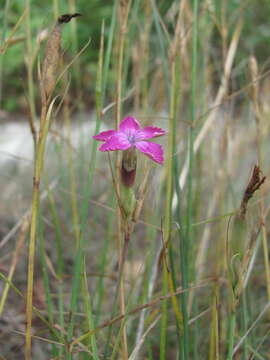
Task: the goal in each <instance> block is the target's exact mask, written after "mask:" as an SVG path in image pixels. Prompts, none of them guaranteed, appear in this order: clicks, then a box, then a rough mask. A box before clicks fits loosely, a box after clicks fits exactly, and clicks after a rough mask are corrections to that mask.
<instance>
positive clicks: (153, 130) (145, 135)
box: [136, 126, 166, 141]
mask: <svg viewBox="0 0 270 360" xmlns="http://www.w3.org/2000/svg"><path fill="white" fill-rule="evenodd" d="M165 134H166V131H165V130H163V129H161V128H158V127H155V126H146V127H145V128H143V129H140V130H138V131H137V132H136V140H138V141H139V140H145V139H151V138H154V137H157V136H162V135H165Z"/></svg>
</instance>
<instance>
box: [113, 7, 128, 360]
mask: <svg viewBox="0 0 270 360" xmlns="http://www.w3.org/2000/svg"><path fill="white" fill-rule="evenodd" d="M130 5H131V1H130V0H128V1H127V2H126V3H125V5H121V3H120V4H119V20H120V25H119V50H118V62H117V84H116V122H115V127H116V129H117V128H118V127H119V124H120V120H121V114H122V112H121V104H122V102H121V98H122V89H123V63H124V50H125V42H126V33H127V20H128V14H129V9H130ZM122 6H123V8H122ZM121 12H123V14H124V17H122V16H121ZM120 166H121V159H120V156H119V154H117V155H116V191H117V193H118V194H119V193H120V186H119V184H120V181H119V178H120ZM122 223H123V219H122V215H121V211H120V208H118V210H117V227H118V248H119V261H120V262H121V261H125V254H124V249H121V247H122V246H121V242H122V241H121V238H122ZM124 237H125V236H124ZM125 246H126V241H124V247H125ZM121 267H122V268H123V269H124V264H121V266H120V269H121ZM119 275H120V297H119V299H120V311H121V314H124V313H125V288H124V279H123V276H122V274H121V273H120V274H119ZM121 328H122V345H123V346H122V356H123V359H124V360H127V359H128V348H127V334H126V326H125V322H124V323H123V326H122V327H121Z"/></svg>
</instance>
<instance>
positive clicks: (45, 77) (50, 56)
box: [41, 13, 80, 104]
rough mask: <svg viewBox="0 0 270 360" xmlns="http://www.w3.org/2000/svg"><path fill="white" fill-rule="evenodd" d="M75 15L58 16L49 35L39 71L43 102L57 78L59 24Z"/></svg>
mask: <svg viewBox="0 0 270 360" xmlns="http://www.w3.org/2000/svg"><path fill="white" fill-rule="evenodd" d="M77 16H80V14H78V13H76V14H72V15H69V14H65V15H62V16H60V17H59V18H58V20H57V23H56V25H55V27H54V29H53V31H52V32H51V34H50V36H49V39H48V42H47V47H46V50H45V57H44V61H43V64H42V72H41V98H42V103H43V104H47V102H48V99H49V98H50V96H51V95H52V92H53V90H54V87H55V84H56V80H57V69H58V65H59V60H60V54H61V31H62V27H61V25H62V24H64V23H67V22H69V21H70V20H71V19H72V18H73V17H77Z"/></svg>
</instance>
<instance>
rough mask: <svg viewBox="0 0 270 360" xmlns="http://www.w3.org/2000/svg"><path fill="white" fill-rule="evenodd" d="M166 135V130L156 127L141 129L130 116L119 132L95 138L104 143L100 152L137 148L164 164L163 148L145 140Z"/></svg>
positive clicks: (101, 134) (123, 121)
mask: <svg viewBox="0 0 270 360" xmlns="http://www.w3.org/2000/svg"><path fill="white" fill-rule="evenodd" d="M165 133H166V131H165V130H163V129H160V128H158V127H154V126H146V127H144V128H141V126H140V124H139V122H138V121H137V120H136V119H135V118H134V117H132V116H128V117H126V118H125V119H123V120H122V121H121V123H120V126H119V130H118V131H116V130H108V131H103V132H101V133H100V134H98V135H95V136H93V138H94V139H96V140H98V141H103V142H104V144H102V145H101V146H100V148H99V150H100V151H115V150H127V149H130V148H132V147H135V148H137V149H138V150H139V151H140V152H142V153H144V154H145V155H146V156H148V157H150V159H152V160H153V161H155V162H157V163H158V164H162V163H163V161H164V157H163V148H162V146H161V145H159V144H156V143H153V142H150V141H145V140H148V139H151V138H154V137H157V136H162V135H164V134H165Z"/></svg>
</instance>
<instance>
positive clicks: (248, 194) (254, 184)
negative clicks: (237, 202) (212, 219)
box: [239, 165, 266, 220]
mask: <svg viewBox="0 0 270 360" xmlns="http://www.w3.org/2000/svg"><path fill="white" fill-rule="evenodd" d="M265 179H266V176H263V174H262V171H261V169H260V167H259V166H258V165H255V166H254V168H253V172H252V175H251V178H250V180H249V182H248V185H247V187H246V189H245V192H244V195H243V199H242V202H241V206H240V211H239V217H240V219H242V220H243V219H244V218H245V215H246V212H247V205H248V202H249V200H250V199H251V198H252V196H253V195H254V193H255V191H257V190H258V189H259V188H260V187H261V185H262V184H263V183H264V181H265Z"/></svg>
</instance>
